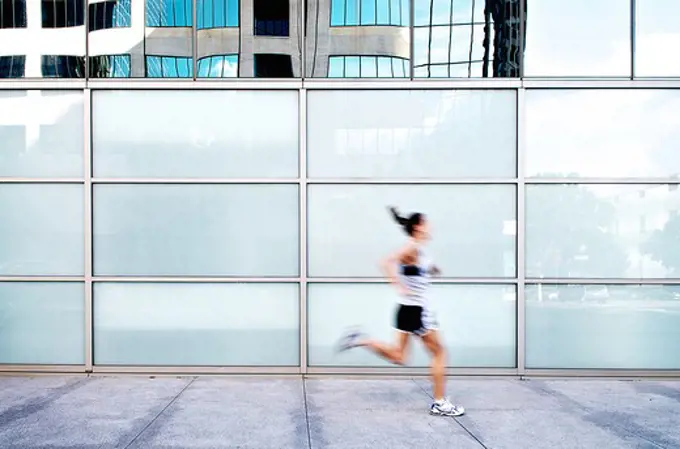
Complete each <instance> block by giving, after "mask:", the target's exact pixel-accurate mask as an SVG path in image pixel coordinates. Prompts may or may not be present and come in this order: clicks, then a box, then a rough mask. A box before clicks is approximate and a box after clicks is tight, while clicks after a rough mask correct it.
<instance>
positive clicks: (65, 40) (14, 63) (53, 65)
mask: <svg viewBox="0 0 680 449" xmlns="http://www.w3.org/2000/svg"><path fill="white" fill-rule="evenodd" d="M43 77H44V78H84V77H85V5H84V0H50V1H40V0H0V78H43Z"/></svg>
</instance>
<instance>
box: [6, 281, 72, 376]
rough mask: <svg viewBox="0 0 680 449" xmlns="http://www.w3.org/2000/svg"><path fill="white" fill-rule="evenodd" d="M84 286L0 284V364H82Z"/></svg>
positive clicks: (66, 284)
mask: <svg viewBox="0 0 680 449" xmlns="http://www.w3.org/2000/svg"><path fill="white" fill-rule="evenodd" d="M84 291H85V290H84V286H83V285H82V284H77V283H56V282H53V283H50V282H40V283H25V282H0V364H1V363H5V364H36V365H37V364H56V365H79V364H83V363H85V361H84V358H85V311H84V305H85V298H84Z"/></svg>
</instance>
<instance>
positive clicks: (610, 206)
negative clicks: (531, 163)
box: [526, 184, 680, 279]
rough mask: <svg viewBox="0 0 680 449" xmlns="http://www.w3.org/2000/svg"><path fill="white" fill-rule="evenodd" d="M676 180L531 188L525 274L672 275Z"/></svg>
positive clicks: (675, 269)
mask: <svg viewBox="0 0 680 449" xmlns="http://www.w3.org/2000/svg"><path fill="white" fill-rule="evenodd" d="M679 210H680V192H679V191H678V186H677V185H675V184H671V185H668V184H628V185H603V184H565V185H531V186H528V187H527V194H526V214H527V221H526V259H527V260H526V262H527V266H526V273H527V277H533V278H541V277H547V278H558V277H572V278H635V279H640V278H676V277H678V273H679V270H680V258H679V257H678V255H679V254H680V252H679V248H678V243H677V242H678V239H679V238H680V214H679V212H678V211H679Z"/></svg>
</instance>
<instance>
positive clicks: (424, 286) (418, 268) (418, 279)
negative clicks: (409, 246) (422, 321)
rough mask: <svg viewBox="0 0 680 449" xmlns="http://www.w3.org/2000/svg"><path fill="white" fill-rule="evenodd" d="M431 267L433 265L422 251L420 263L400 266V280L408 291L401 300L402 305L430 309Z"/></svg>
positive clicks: (419, 250)
mask: <svg viewBox="0 0 680 449" xmlns="http://www.w3.org/2000/svg"><path fill="white" fill-rule="evenodd" d="M431 267H432V263H431V262H430V260H429V259H427V258H426V257H425V254H424V253H423V251H422V250H421V249H418V261H417V262H416V263H415V264H412V265H405V264H400V266H399V278H400V281H401V282H402V284H403V285H404V286H405V287H406V289H407V290H408V294H407V295H405V296H401V298H400V299H399V303H400V304H403V305H405V306H420V307H423V308H427V307H428V305H429V301H428V298H427V290H428V289H429V287H430V269H431Z"/></svg>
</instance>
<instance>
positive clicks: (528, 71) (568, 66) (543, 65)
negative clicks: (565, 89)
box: [524, 0, 642, 77]
mask: <svg viewBox="0 0 680 449" xmlns="http://www.w3.org/2000/svg"><path fill="white" fill-rule="evenodd" d="M640 3H642V2H640ZM525 45H526V52H525V57H524V75H525V76H565V77H572V76H573V77H591V76H620V77H624V76H625V77H628V76H630V75H631V67H630V61H631V51H630V0H574V1H569V2H560V1H538V2H530V3H529V4H528V5H527V20H526V43H525Z"/></svg>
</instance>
